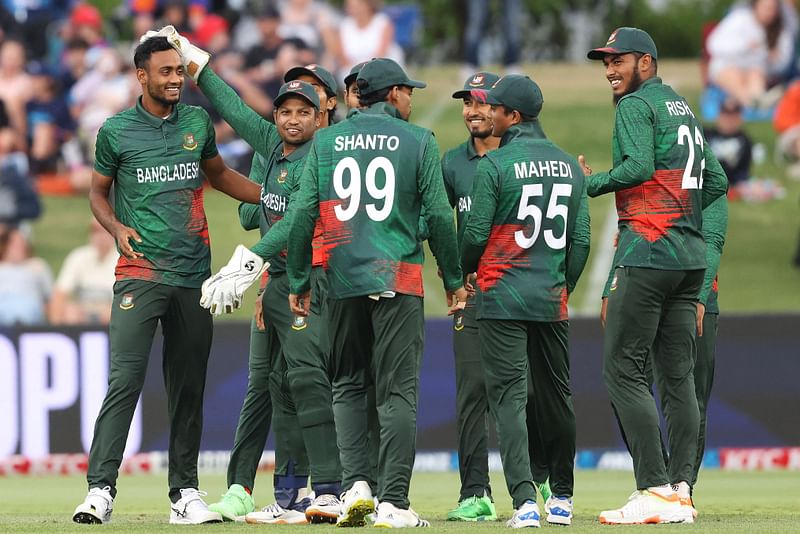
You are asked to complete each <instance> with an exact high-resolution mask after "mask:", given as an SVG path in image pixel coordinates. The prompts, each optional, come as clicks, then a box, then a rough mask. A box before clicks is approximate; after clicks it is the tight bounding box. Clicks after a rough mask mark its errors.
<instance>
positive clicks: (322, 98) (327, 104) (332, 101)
mask: <svg viewBox="0 0 800 534" xmlns="http://www.w3.org/2000/svg"><path fill="white" fill-rule="evenodd" d="M295 79H296V80H299V81H301V82H306V83H307V84H311V85H312V86H314V90H315V91H316V92H317V96H318V97H319V103H320V104H322V111H323V112H328V111H331V110H332V109H333V108H334V106H336V97H335V96H334V97H330V98H328V93H326V92H325V86H324V85H322V82H321V81H319V80H318V79H317V78H315V77H314V76H309V75H308V74H301V75H300V76H298V77H297V78H295Z"/></svg>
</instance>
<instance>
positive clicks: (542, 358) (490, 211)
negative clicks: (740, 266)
mask: <svg viewBox="0 0 800 534" xmlns="http://www.w3.org/2000/svg"><path fill="white" fill-rule="evenodd" d="M487 102H488V103H489V104H491V105H492V123H493V126H492V135H493V136H495V137H500V138H501V139H500V148H498V149H497V150H494V151H491V152H489V153H487V154H486V156H484V158H483V159H482V160H481V161H480V163H478V169H477V172H476V175H475V177H474V182H475V184H474V186H473V190H472V209H471V213H470V216H469V218H468V219H467V223H466V228H465V229H464V234H463V237H462V244H461V258H462V260H461V261H462V267H463V269H464V272H475V271H477V275H478V276H477V284H478V288H479V290H480V291H479V293H478V310H477V319H478V323H479V328H480V339H481V350H480V352H481V359H482V361H483V370H484V373H485V376H486V391H487V396H488V398H489V409H490V411H491V413H492V416H493V417H494V419H495V421H496V422H497V434H498V440H499V442H500V454H501V457H502V460H503V472H504V474H505V477H506V484H507V486H508V491H509V493H510V494H511V497H512V499H513V505H514V509H515V511H514V515H513V516H512V517H511V519H510V520H509V521H508V523H507V525H508V526H509V527H511V528H524V527H539V525H540V517H539V507H538V505H537V503H536V488H535V487H534V484H533V477H532V474H531V460H530V451H529V436H528V428H527V424H526V414H525V409H526V404H527V402H528V380H529V379H528V377H529V376H530V377H531V381H532V386H533V392H534V402H533V405H534V406H533V407H534V409H535V410H536V418H537V420H539V421H547V434H548V440H547V442H546V444H545V454H546V456H547V460H548V466H549V471H550V487H551V488H552V495H551V496H550V498H549V499H548V500H547V502H546V503H545V509H546V511H547V520H548V522H550V523H555V524H561V525H569V524H571V522H572V494H573V484H574V481H573V469H574V461H575V460H574V458H575V413H574V410H573V407H572V393H571V391H570V387H569V353H568V342H569V322H568V316H567V301H568V299H569V294H570V293H571V292H572V290H573V289H574V288H575V284H576V283H577V282H578V278H579V277H580V275H581V273H582V272H583V268H584V266H585V264H586V260H587V258H588V255H589V243H590V239H589V235H590V230H589V211H588V205H587V197H586V188H585V184H584V177H583V172H582V170H581V167H580V166H579V164H578V162H577V161H576V160H575V159H574V158H573V157H572V156H570V155H568V154H567V153H565V152H564V151H563V150H561V149H560V148H558V147H557V146H556V145H555V144H554V143H552V142H551V141H549V140H548V139H547V138H546V137H545V135H544V132H543V131H542V127H541V124H540V123H539V119H538V117H539V112H540V111H541V109H542V103H543V98H542V93H541V90H540V89H539V86H538V85H537V84H536V83H535V82H534V81H533V80H531V79H530V78H528V77H527V76H521V75H508V76H504V77H503V78H500V80H498V81H497V82H496V83H495V84H494V86H493V87H492V89H491V90H490V91H489V94H488V96H487Z"/></svg>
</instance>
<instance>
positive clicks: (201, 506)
mask: <svg viewBox="0 0 800 534" xmlns="http://www.w3.org/2000/svg"><path fill="white" fill-rule="evenodd" d="M206 495H208V494H207V493H206V492H205V491H198V490H197V489H196V488H182V489H181V498H180V499H178V502H176V503H174V504H172V505H171V511H170V514H169V522H170V523H171V524H173V525H201V524H203V523H222V515H221V514H220V513H219V512H212V511H211V510H209V509H208V505H207V504H206V503H205V501H204V500H203V497H205V496H206Z"/></svg>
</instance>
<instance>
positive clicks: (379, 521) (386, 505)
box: [373, 502, 431, 528]
mask: <svg viewBox="0 0 800 534" xmlns="http://www.w3.org/2000/svg"><path fill="white" fill-rule="evenodd" d="M373 526H374V527H383V528H420V527H429V526H431V524H430V522H428V521H426V520H425V519H420V518H419V514H418V513H417V512H415V511H414V510H412V509H411V508H409V509H408V510H403V509H402V508H398V507H397V506H395V505H393V504H392V503H390V502H382V503H380V504H379V505H378V510H377V512H375V524H374V525H373Z"/></svg>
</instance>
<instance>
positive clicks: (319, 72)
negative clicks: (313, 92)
mask: <svg viewBox="0 0 800 534" xmlns="http://www.w3.org/2000/svg"><path fill="white" fill-rule="evenodd" d="M304 74H306V75H308V76H311V77H313V78H316V79H317V80H319V82H320V83H321V84H322V85H324V86H325V90H326V91H327V93H328V95H329V96H336V92H337V91H338V90H339V88H338V87H337V85H336V79H335V78H334V77H333V74H331V73H330V71H329V70H328V69H326V68H325V67H320V66H319V65H317V64H315V63H312V64H310V65H306V66H305V67H294V68H292V69H289V70H287V71H286V74H285V75H284V77H283V81H284V82H291V81H292V80H296V79H297V78H299V77H300V76H302V75H304Z"/></svg>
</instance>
